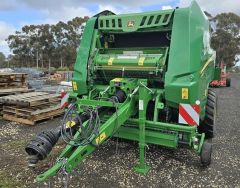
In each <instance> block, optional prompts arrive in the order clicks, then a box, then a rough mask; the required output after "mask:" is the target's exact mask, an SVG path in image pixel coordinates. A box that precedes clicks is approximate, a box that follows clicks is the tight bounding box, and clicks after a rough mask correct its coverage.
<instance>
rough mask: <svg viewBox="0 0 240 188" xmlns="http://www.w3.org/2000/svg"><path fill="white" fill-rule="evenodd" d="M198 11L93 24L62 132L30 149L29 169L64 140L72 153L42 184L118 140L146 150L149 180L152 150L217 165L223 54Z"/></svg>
mask: <svg viewBox="0 0 240 188" xmlns="http://www.w3.org/2000/svg"><path fill="white" fill-rule="evenodd" d="M209 37H210V35H209V22H208V20H207V19H206V17H205V15H204V13H203V11H202V10H201V9H200V7H199V6H198V4H197V3H196V2H195V1H193V2H192V4H191V6H190V7H187V8H176V9H172V10H161V11H154V12H146V13H137V14H123V15H115V14H114V13H112V12H110V11H104V12H102V13H99V14H98V15H96V16H94V17H92V18H90V19H89V20H88V22H87V24H86V27H85V30H84V33H83V37H82V40H81V44H80V48H79V51H78V54H77V59H76V63H75V66H74V76H73V79H72V87H73V91H71V92H70V93H69V94H68V95H69V98H68V104H69V106H68V108H67V109H66V113H65V115H64V118H63V120H62V122H61V125H60V126H59V127H57V128H56V129H54V130H46V131H43V132H41V133H39V134H38V135H37V136H36V137H35V138H34V139H33V140H32V141H31V142H30V143H29V144H28V145H27V146H26V148H25V150H26V152H27V153H28V154H29V156H30V160H29V166H36V164H37V162H38V161H39V160H43V159H45V158H46V157H47V156H48V154H49V153H50V151H51V150H52V148H53V147H54V145H55V144H56V143H57V142H58V140H59V139H62V140H64V141H65V142H66V148H65V149H64V150H63V151H62V153H61V154H60V155H59V157H58V159H57V160H56V163H55V164H54V165H53V166H52V167H51V168H49V169H48V170H47V171H46V172H44V173H43V174H40V175H39V176H37V181H38V182H42V181H46V180H47V179H48V178H50V177H52V176H55V175H56V174H57V173H58V172H59V171H61V170H62V169H63V170H64V172H66V173H70V172H72V171H73V169H74V168H75V167H76V166H78V164H79V163H81V162H82V161H83V160H84V159H85V158H87V156H89V155H91V154H92V153H93V152H94V151H95V150H96V149H98V148H101V145H102V144H103V143H104V142H106V141H107V140H108V139H109V138H111V137H118V138H122V139H127V140H132V141H136V142H138V143H139V162H138V164H136V166H135V167H134V169H135V171H136V172H139V173H144V174H146V173H147V172H148V171H149V170H150V166H149V165H148V163H147V162H146V161H145V156H146V150H145V148H146V145H147V144H156V145H160V146H164V147H169V148H176V149H177V148H178V147H181V146H187V147H188V148H189V149H192V150H193V151H194V152H195V153H196V154H198V155H199V156H200V161H201V163H202V165H204V166H208V165H209V164H210V162H211V152H212V145H211V142H209V141H208V140H207V138H212V137H213V134H214V133H213V130H214V123H215V118H216V101H217V98H216V95H215V93H214V91H213V90H211V89H209V84H210V82H211V81H212V80H213V77H214V69H215V52H214V51H213V50H212V49H211V48H210V45H209V44H210V43H209V41H210V38H209Z"/></svg>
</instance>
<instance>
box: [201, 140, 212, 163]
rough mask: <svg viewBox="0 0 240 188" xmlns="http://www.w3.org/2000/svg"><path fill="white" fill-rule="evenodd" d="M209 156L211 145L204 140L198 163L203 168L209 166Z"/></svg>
mask: <svg viewBox="0 0 240 188" xmlns="http://www.w3.org/2000/svg"><path fill="white" fill-rule="evenodd" d="M211 156H212V144H211V143H209V142H208V141H206V140H205V141H204V142H203V145H202V150H201V154H200V161H201V163H202V165H203V166H204V167H206V166H208V165H210V164H211Z"/></svg>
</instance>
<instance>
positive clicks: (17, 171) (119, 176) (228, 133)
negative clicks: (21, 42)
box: [0, 74, 240, 188]
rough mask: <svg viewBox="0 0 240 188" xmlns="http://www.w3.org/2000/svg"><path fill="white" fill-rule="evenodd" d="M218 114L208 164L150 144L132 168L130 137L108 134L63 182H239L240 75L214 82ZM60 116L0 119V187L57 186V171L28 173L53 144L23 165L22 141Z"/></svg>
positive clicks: (147, 184) (134, 153)
mask: <svg viewBox="0 0 240 188" xmlns="http://www.w3.org/2000/svg"><path fill="white" fill-rule="evenodd" d="M215 90H216V93H217V94H218V109H219V110H218V118H217V123H216V137H215V138H214V139H213V155H212V164H211V165H210V167H208V168H203V167H201V165H200V161H199V157H198V156H196V155H195V154H194V153H193V152H191V151H189V150H187V149H184V148H180V149H178V150H170V149H165V148H161V147H158V146H153V145H151V146H150V147H149V149H148V152H147V162H148V163H149V164H150V165H151V167H152V169H151V171H150V172H149V173H148V174H147V175H146V176H144V175H141V174H137V173H135V172H134V171H133V167H134V165H135V164H136V163H137V161H138V149H137V144H136V143H131V142H119V143H118V150H117V151H116V144H117V141H116V140H109V141H108V142H106V143H105V144H103V146H101V147H100V148H99V149H98V150H97V151H96V152H94V154H93V155H91V156H90V157H88V158H87V160H85V161H84V162H83V163H82V164H81V165H79V167H78V168H77V169H76V171H74V172H73V173H71V174H70V180H69V182H68V183H69V187H240V158H239V156H240V150H239V148H240V142H239V140H240V129H239V125H240V123H239V122H240V116H238V114H239V110H240V75H236V74H235V75H232V86H231V87H230V88H216V89H215ZM59 120H60V118H58V119H55V120H52V121H48V122H45V123H41V124H38V125H36V126H32V127H28V126H23V125H19V124H16V123H10V122H6V121H4V120H0V151H1V153H0V187H3V188H5V187H63V182H62V176H61V174H60V175H58V176H57V177H55V178H53V179H52V180H51V181H49V182H47V183H45V184H37V183H36V182H35V181H34V177H35V176H36V175H37V174H38V173H40V172H43V171H44V170H45V169H47V168H48V167H49V166H50V165H51V163H52V162H53V161H54V159H55V158H56V156H57V153H58V152H60V151H61V149H62V148H63V145H62V144H60V145H58V146H57V148H55V149H54V150H53V152H52V154H51V155H50V156H49V157H48V159H47V160H45V161H44V162H40V163H39V166H38V168H37V169H36V170H35V171H32V170H30V169H28V168H27V155H26V154H25V152H24V147H25V145H26V143H27V142H28V141H29V140H30V139H31V138H32V137H33V136H34V135H35V134H36V133H37V132H39V131H40V130H42V129H46V128H48V127H55V126H57V125H58V123H59Z"/></svg>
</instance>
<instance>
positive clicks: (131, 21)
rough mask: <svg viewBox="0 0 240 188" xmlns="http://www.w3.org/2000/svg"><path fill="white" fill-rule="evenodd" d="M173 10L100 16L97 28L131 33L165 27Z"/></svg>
mask: <svg viewBox="0 0 240 188" xmlns="http://www.w3.org/2000/svg"><path fill="white" fill-rule="evenodd" d="M172 14H173V10H164V11H155V12H145V13H136V14H123V15H115V16H100V17H99V21H98V28H99V29H100V30H104V31H109V30H112V31H124V32H133V31H137V30H139V29H146V28H153V27H159V26H165V25H167V24H169V22H170V20H171V16H172Z"/></svg>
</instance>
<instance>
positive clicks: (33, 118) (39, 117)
mask: <svg viewBox="0 0 240 188" xmlns="http://www.w3.org/2000/svg"><path fill="white" fill-rule="evenodd" d="M63 112H64V110H63V109H56V110H52V111H49V112H44V113H40V114H37V115H32V116H30V117H28V118H24V117H22V116H19V115H16V114H15V115H13V114H12V115H11V114H7V113H5V112H3V119H5V120H9V121H15V122H17V123H21V124H26V125H35V124H36V123H37V122H39V121H42V120H47V119H53V118H54V117H56V116H59V115H61V114H63Z"/></svg>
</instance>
